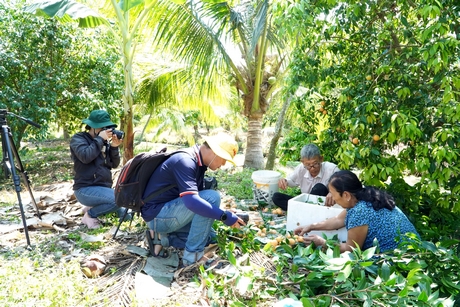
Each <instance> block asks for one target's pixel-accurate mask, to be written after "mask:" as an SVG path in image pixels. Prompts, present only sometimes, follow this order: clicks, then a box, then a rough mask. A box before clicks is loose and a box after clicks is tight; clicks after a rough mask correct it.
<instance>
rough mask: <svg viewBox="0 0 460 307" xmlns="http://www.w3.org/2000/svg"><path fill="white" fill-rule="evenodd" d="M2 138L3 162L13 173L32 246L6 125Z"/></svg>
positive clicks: (23, 220) (28, 240) (22, 214)
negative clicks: (4, 155) (4, 154)
mask: <svg viewBox="0 0 460 307" xmlns="http://www.w3.org/2000/svg"><path fill="white" fill-rule="evenodd" d="M1 137H2V146H4V147H5V148H4V149H3V150H4V153H6V155H7V157H4V160H3V162H4V163H5V164H6V166H7V167H8V168H9V171H10V172H11V176H12V177H13V183H14V187H15V189H16V195H17V197H18V202H19V209H20V211H21V218H22V223H23V225H24V234H25V235H26V240H27V245H28V246H30V238H29V231H28V229H27V221H26V216H25V214H24V207H23V206H22V200H21V180H20V179H19V176H18V174H17V173H16V166H15V164H14V161H13V150H12V149H11V144H10V137H9V131H8V126H6V125H3V126H2V130H1Z"/></svg>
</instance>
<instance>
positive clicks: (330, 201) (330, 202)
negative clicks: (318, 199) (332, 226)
mask: <svg viewBox="0 0 460 307" xmlns="http://www.w3.org/2000/svg"><path fill="white" fill-rule="evenodd" d="M334 204H335V201H334V199H333V198H332V194H331V193H328V194H327V195H326V203H325V205H326V207H332V206H334Z"/></svg>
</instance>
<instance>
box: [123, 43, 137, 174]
mask: <svg viewBox="0 0 460 307" xmlns="http://www.w3.org/2000/svg"><path fill="white" fill-rule="evenodd" d="M123 42H124V44H123V45H124V47H123V49H122V51H123V63H124V67H123V74H124V78H125V90H124V92H123V117H122V118H121V128H122V130H123V131H124V132H125V139H124V140H123V165H124V164H125V163H126V162H128V160H130V159H131V158H132V157H134V128H133V105H134V95H133V76H132V67H133V57H132V55H131V49H130V48H131V42H130V41H129V40H128V39H127V38H126V37H123Z"/></svg>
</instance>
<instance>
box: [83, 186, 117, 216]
mask: <svg viewBox="0 0 460 307" xmlns="http://www.w3.org/2000/svg"><path fill="white" fill-rule="evenodd" d="M74 193H75V197H76V198H77V200H78V201H79V202H80V203H81V204H82V205H84V206H88V207H91V209H90V210H89V211H88V214H89V216H90V217H92V218H96V217H98V216H101V215H105V214H108V213H112V212H116V213H117V215H118V217H120V218H121V217H123V214H124V213H125V210H126V209H124V208H119V207H118V206H117V205H116V204H115V193H114V191H113V189H112V188H106V187H97V186H91V187H84V188H80V189H78V190H75V191H74Z"/></svg>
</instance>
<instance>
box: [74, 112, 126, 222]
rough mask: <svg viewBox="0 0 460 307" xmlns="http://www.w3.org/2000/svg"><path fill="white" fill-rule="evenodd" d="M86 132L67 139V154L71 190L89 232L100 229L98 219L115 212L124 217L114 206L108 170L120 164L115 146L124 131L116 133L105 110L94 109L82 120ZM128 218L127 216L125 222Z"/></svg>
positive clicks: (123, 210)
mask: <svg viewBox="0 0 460 307" xmlns="http://www.w3.org/2000/svg"><path fill="white" fill-rule="evenodd" d="M82 122H83V123H84V124H86V127H85V129H86V131H85V132H79V133H77V134H75V135H74V136H73V137H72V139H71V140H70V155H71V158H72V161H73V163H74V166H73V170H74V184H73V190H74V193H75V197H76V198H77V200H78V201H79V202H80V203H81V204H82V205H84V206H85V207H84V208H83V212H84V213H85V215H84V216H83V218H82V220H81V222H82V223H83V224H85V225H86V226H87V227H88V228H89V229H96V228H99V227H101V222H100V221H99V220H98V217H99V216H101V215H105V214H108V213H112V212H116V213H117V215H118V217H119V218H121V217H123V215H124V213H125V210H126V209H124V208H119V207H117V205H116V204H115V194H114V191H113V189H112V172H111V169H112V168H114V167H117V166H118V165H119V164H120V152H119V149H118V146H120V145H121V143H122V139H123V135H124V133H123V131H120V130H116V129H115V128H116V127H117V125H116V124H114V123H113V122H112V121H111V120H110V116H109V114H108V113H107V111H105V110H94V111H92V112H91V114H90V115H89V117H88V118H86V119H83V120H82ZM129 218H131V217H130V216H129V215H127V216H126V219H129Z"/></svg>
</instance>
